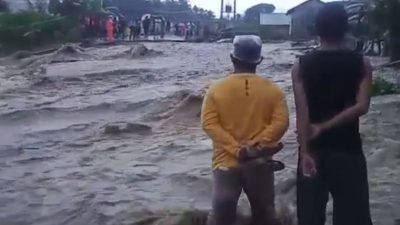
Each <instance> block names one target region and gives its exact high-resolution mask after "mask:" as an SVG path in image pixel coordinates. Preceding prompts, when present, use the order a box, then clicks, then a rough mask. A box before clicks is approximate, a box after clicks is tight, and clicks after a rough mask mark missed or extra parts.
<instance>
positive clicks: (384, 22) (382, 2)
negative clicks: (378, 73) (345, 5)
mask: <svg viewBox="0 0 400 225" xmlns="http://www.w3.org/2000/svg"><path fill="white" fill-rule="evenodd" d="M399 12H400V0H374V1H373V4H372V7H371V13H370V16H371V22H372V23H371V24H373V25H374V27H378V28H380V30H381V32H382V33H385V34H387V35H386V36H387V37H388V39H389V51H390V58H391V60H392V61H397V60H400V19H399V18H398V14H399Z"/></svg>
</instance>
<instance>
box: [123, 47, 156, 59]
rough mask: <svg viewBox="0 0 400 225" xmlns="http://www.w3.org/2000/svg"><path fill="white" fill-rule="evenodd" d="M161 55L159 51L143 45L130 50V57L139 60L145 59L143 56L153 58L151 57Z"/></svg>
mask: <svg viewBox="0 0 400 225" xmlns="http://www.w3.org/2000/svg"><path fill="white" fill-rule="evenodd" d="M159 54H161V52H157V51H154V50H151V49H148V48H147V47H146V46H144V45H143V44H138V45H135V46H133V47H132V48H131V49H130V50H129V55H130V57H131V58H138V57H143V56H151V55H159Z"/></svg>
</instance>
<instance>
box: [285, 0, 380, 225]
mask: <svg viewBox="0 0 400 225" xmlns="http://www.w3.org/2000/svg"><path fill="white" fill-rule="evenodd" d="M347 20H348V16H347V14H346V11H345V10H344V8H343V6H341V5H339V4H335V3H329V4H326V5H325V6H324V7H323V8H322V9H321V10H320V12H319V13H318V15H317V19H316V30H317V33H318V36H319V37H320V41H321V49H319V50H316V51H314V52H312V53H309V54H307V55H305V56H303V57H301V58H300V60H299V61H298V62H297V63H296V64H295V65H294V67H293V71H292V78H293V89H294V94H295V102H296V114H297V129H298V134H299V137H298V140H299V144H300V151H299V153H300V154H299V156H300V157H299V167H298V168H299V169H298V184H297V212H298V222H299V225H324V224H325V213H326V212H325V211H326V205H327V202H328V199H329V197H328V196H329V193H330V194H331V195H332V197H333V206H334V207H333V208H334V209H333V225H371V224H372V222H371V216H370V209H369V191H368V179H367V168H366V160H365V156H364V154H363V151H362V143H361V138H360V133H359V117H360V116H362V115H364V114H366V113H367V112H368V109H369V103H370V94H369V93H370V88H371V83H372V69H371V65H370V62H369V61H368V60H367V59H366V58H364V57H363V56H362V55H360V54H358V53H356V52H353V51H350V50H346V49H344V48H342V46H343V45H342V43H343V40H344V36H345V33H346V31H347V26H348V22H347Z"/></svg>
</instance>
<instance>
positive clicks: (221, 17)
mask: <svg viewBox="0 0 400 225" xmlns="http://www.w3.org/2000/svg"><path fill="white" fill-rule="evenodd" d="M223 18H224V0H221V16H220V20H221V21H222V19H223Z"/></svg>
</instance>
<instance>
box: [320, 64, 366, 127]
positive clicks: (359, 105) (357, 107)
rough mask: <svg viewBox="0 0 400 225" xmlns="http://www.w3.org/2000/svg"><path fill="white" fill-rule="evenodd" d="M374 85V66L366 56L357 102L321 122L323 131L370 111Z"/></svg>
mask: <svg viewBox="0 0 400 225" xmlns="http://www.w3.org/2000/svg"><path fill="white" fill-rule="evenodd" d="M371 87H372V66H371V63H370V61H369V60H368V59H367V58H364V76H363V79H362V81H361V83H360V86H359V89H358V93H357V99H356V104H354V105H353V106H351V107H349V108H347V109H345V110H344V111H342V112H341V113H339V114H338V115H336V116H335V117H333V118H332V119H330V120H328V121H326V122H324V123H322V124H320V125H321V129H322V132H323V131H324V130H329V129H331V128H334V127H337V126H340V125H341V124H344V123H347V122H350V121H353V120H355V119H357V118H359V117H360V116H362V115H364V114H366V113H368V110H369V106H370V100H371Z"/></svg>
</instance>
